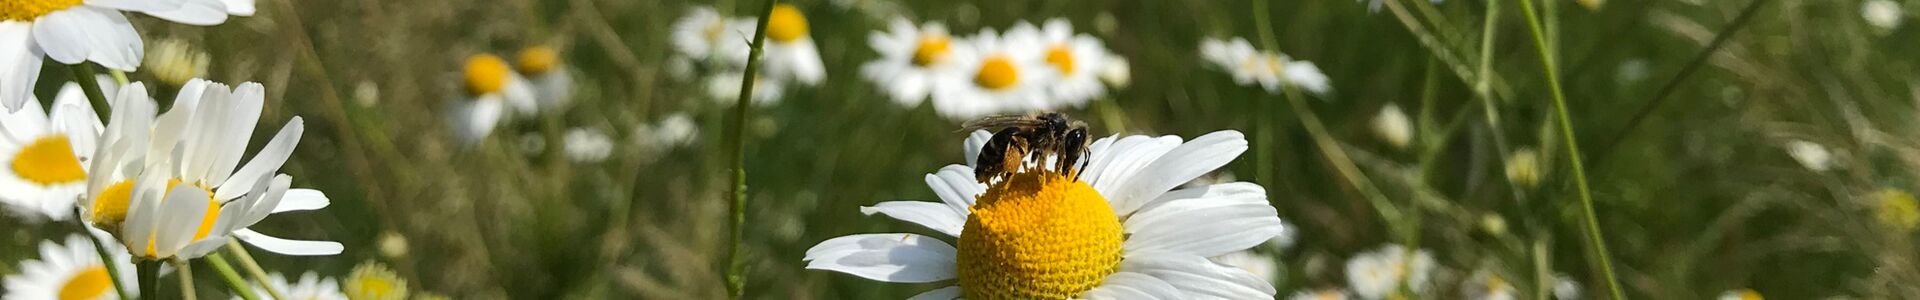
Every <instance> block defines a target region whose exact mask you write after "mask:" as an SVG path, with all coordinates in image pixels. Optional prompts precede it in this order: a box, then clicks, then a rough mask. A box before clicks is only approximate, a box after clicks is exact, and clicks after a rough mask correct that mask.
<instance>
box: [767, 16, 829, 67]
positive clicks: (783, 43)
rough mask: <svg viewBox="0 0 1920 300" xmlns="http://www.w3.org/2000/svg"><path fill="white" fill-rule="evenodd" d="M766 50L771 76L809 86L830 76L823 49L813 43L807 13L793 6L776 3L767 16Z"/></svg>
mask: <svg viewBox="0 0 1920 300" xmlns="http://www.w3.org/2000/svg"><path fill="white" fill-rule="evenodd" d="M755 25H756V26H757V25H758V24H755ZM762 50H763V51H764V52H765V53H764V55H765V57H764V61H763V62H764V63H766V72H767V73H766V74H767V76H770V77H774V78H777V79H779V80H782V81H793V82H797V83H800V84H802V85H807V86H814V85H819V84H820V81H821V80H825V79H826V78H827V67H826V64H824V63H821V62H820V49H819V48H818V47H816V46H814V44H813V36H812V35H811V32H809V28H808V25H807V16H806V15H805V14H802V13H800V9H799V8H796V7H794V6H793V5H788V4H785V3H782V4H778V5H774V7H773V12H772V13H770V14H769V15H767V41H766V44H765V46H764V47H763V48H762Z"/></svg>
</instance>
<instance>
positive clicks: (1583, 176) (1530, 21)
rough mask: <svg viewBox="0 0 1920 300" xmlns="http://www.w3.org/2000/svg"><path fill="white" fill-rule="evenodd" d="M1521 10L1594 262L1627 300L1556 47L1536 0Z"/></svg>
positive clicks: (1612, 290)
mask: <svg viewBox="0 0 1920 300" xmlns="http://www.w3.org/2000/svg"><path fill="white" fill-rule="evenodd" d="M1520 11H1521V12H1522V13H1523V14H1525V15H1526V17H1527V30H1528V31H1529V32H1531V33H1532V36H1533V48H1534V50H1537V51H1539V52H1540V55H1539V56H1540V68H1542V69H1543V71H1545V72H1546V75H1547V88H1548V90H1549V91H1551V92H1552V93H1553V110H1554V114H1555V115H1556V116H1557V118H1556V119H1557V120H1558V123H1559V127H1560V141H1561V143H1562V144H1563V145H1562V146H1563V147H1564V148H1566V149H1567V160H1568V161H1569V162H1570V163H1571V165H1572V167H1573V182H1574V187H1575V189H1576V192H1578V193H1579V196H1580V212H1581V216H1582V217H1583V218H1584V219H1586V220H1585V221H1586V222H1585V223H1586V229H1587V235H1586V238H1587V245H1590V246H1592V248H1593V249H1592V251H1593V253H1592V254H1593V256H1592V257H1593V263H1594V264H1596V265H1599V267H1600V275H1601V276H1602V277H1601V279H1602V283H1603V284H1605V285H1606V290H1607V293H1608V296H1610V297H1611V298H1612V299H1615V300H1618V299H1624V297H1625V295H1624V294H1623V293H1621V290H1620V281H1619V280H1618V279H1615V277H1614V274H1613V261H1612V259H1611V258H1610V257H1609V256H1610V254H1608V253H1607V242H1606V239H1604V238H1603V237H1604V236H1603V235H1601V233H1600V220H1599V217H1598V216H1597V215H1596V214H1595V213H1594V210H1593V194H1592V193H1591V192H1589V191H1590V190H1591V188H1589V187H1588V186H1587V173H1586V172H1587V171H1586V167H1585V166H1583V165H1581V163H1580V143H1579V141H1577V140H1576V138H1575V137H1574V136H1573V118H1572V117H1571V116H1570V114H1568V113H1567V97H1566V93H1565V92H1563V91H1561V89H1560V74H1559V70H1558V67H1557V66H1555V65H1554V55H1553V47H1551V46H1548V45H1547V37H1546V33H1545V32H1543V30H1542V29H1541V26H1540V16H1539V13H1536V12H1534V8H1533V0H1520Z"/></svg>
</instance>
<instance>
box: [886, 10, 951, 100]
mask: <svg viewBox="0 0 1920 300" xmlns="http://www.w3.org/2000/svg"><path fill="white" fill-rule="evenodd" d="M888 26H889V29H888V31H886V32H874V33H872V34H869V35H868V36H867V44H868V45H870V46H872V47H873V50H874V52H879V53H880V58H879V59H875V60H874V61H871V62H867V64H866V65H862V66H860V74H861V75H862V76H863V77H866V78H867V80H868V81H872V82H873V83H874V84H876V85H879V86H880V89H881V90H884V91H885V92H886V93H887V95H888V96H891V97H893V101H894V102H896V103H900V104H901V105H905V106H915V105H920V102H921V101H924V100H926V99H927V97H928V95H930V94H932V93H933V91H934V90H938V89H939V88H938V85H940V84H947V83H951V82H952V81H949V80H940V79H941V78H943V77H945V76H954V75H953V73H956V72H959V69H958V68H957V65H956V64H954V63H953V59H952V58H950V57H951V56H952V53H953V47H954V46H955V43H956V42H957V43H962V44H964V43H966V42H965V41H959V40H955V39H954V37H953V36H952V35H951V34H948V33H947V28H946V26H944V25H941V24H940V23H927V24H923V25H919V26H914V25H913V22H911V21H907V20H906V19H894V20H893V22H892V23H890V25H888Z"/></svg>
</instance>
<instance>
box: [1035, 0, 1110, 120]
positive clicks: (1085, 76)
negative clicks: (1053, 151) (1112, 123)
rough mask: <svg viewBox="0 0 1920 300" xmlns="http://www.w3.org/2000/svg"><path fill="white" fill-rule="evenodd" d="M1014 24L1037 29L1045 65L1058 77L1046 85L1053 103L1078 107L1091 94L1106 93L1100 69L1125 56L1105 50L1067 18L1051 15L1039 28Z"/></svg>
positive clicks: (1097, 96) (1098, 42)
mask: <svg viewBox="0 0 1920 300" xmlns="http://www.w3.org/2000/svg"><path fill="white" fill-rule="evenodd" d="M1016 26H1026V27H1028V28H1026V29H1022V28H1018V27H1016V28H1014V29H1013V30H1037V32H1038V33H1037V34H1036V35H1035V36H1036V37H1038V38H1039V41H1038V42H1039V43H1040V47H1041V51H1045V52H1046V55H1045V59H1046V62H1047V65H1050V66H1052V67H1053V71H1054V74H1057V75H1058V77H1057V78H1055V79H1054V82H1053V83H1052V84H1050V85H1049V87H1048V94H1049V95H1051V98H1052V99H1050V100H1051V101H1052V102H1054V103H1055V104H1056V106H1068V107H1080V106H1084V105H1086V104H1087V101H1091V100H1093V99H1094V98H1099V97H1102V96H1106V94H1107V86H1106V84H1104V83H1102V82H1101V81H1100V75H1099V73H1100V72H1101V71H1103V70H1105V69H1106V68H1108V67H1107V65H1109V64H1112V63H1113V62H1114V61H1121V60H1124V59H1122V58H1120V57H1119V56H1116V55H1113V53H1110V52H1108V51H1107V46H1106V45H1105V44H1104V43H1101V42H1100V39H1098V38H1094V37H1093V36H1092V35H1087V34H1085V33H1076V32H1074V31H1073V24H1072V23H1068V22H1067V20H1066V19H1051V20H1047V22H1046V23H1044V24H1042V25H1041V27H1040V28H1037V29H1035V28H1032V25H1030V24H1028V23H1020V24H1019V25H1016Z"/></svg>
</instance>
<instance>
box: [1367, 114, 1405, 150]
mask: <svg viewBox="0 0 1920 300" xmlns="http://www.w3.org/2000/svg"><path fill="white" fill-rule="evenodd" d="M1373 134H1374V135H1376V136H1379V137H1380V140H1381V141H1385V142H1387V145H1391V146H1393V148H1396V149H1406V148H1407V145H1408V144H1410V143H1412V142H1413V122H1411V121H1408V120H1407V113H1405V112H1401V111H1400V105H1399V104H1393V103H1387V106H1386V107H1382V108H1380V114H1379V115H1376V116H1374V117H1373Z"/></svg>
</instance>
